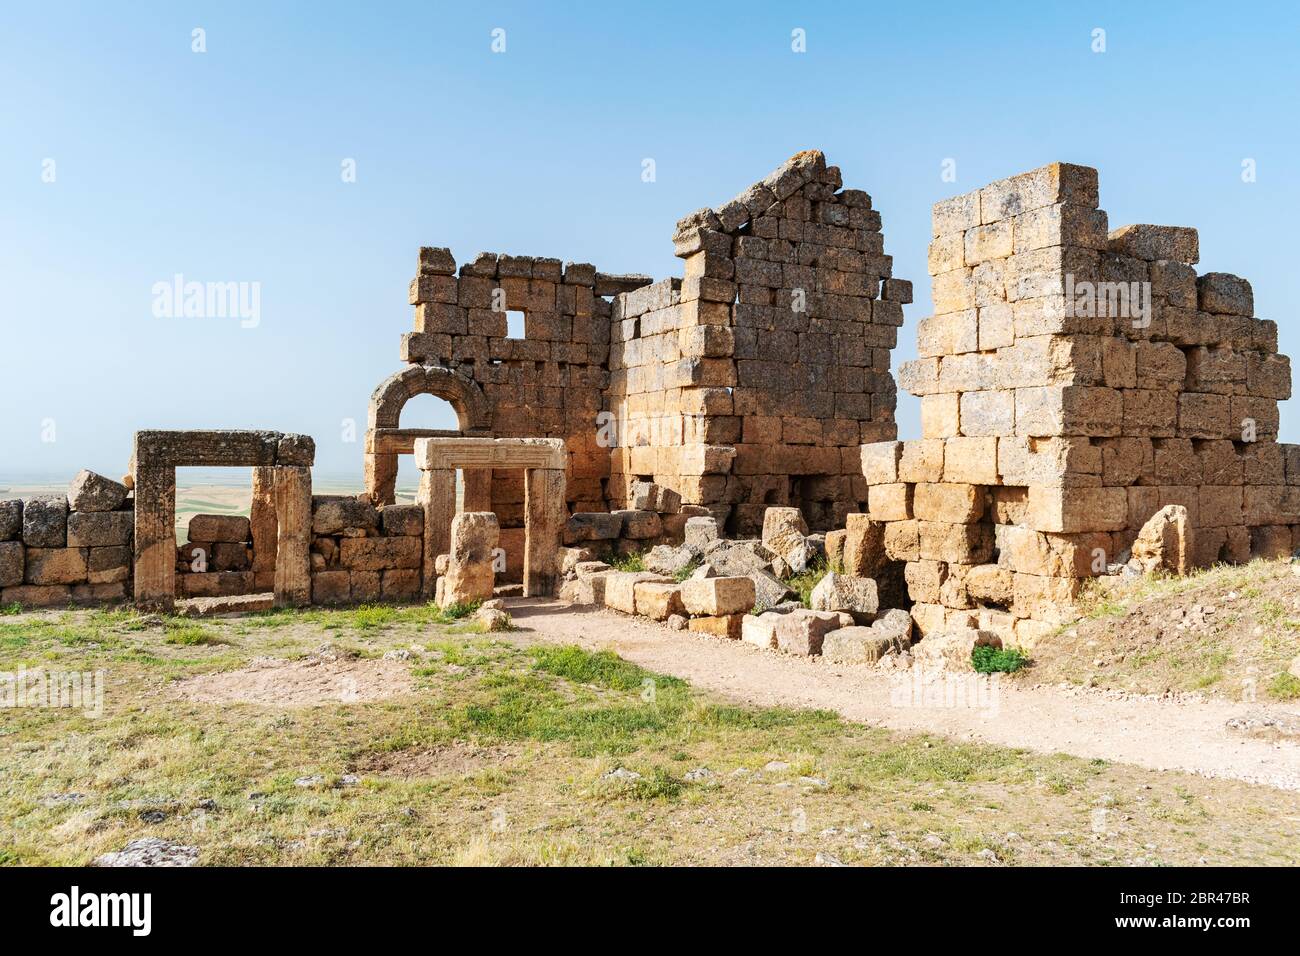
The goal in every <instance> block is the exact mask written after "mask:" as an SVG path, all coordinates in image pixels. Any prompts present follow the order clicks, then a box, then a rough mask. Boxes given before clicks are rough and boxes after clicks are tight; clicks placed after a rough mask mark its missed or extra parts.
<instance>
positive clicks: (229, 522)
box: [189, 515, 252, 543]
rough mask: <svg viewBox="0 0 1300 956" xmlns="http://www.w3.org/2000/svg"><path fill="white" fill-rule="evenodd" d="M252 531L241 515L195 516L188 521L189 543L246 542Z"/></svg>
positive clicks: (246, 519) (246, 520)
mask: <svg viewBox="0 0 1300 956" xmlns="http://www.w3.org/2000/svg"><path fill="white" fill-rule="evenodd" d="M251 537H252V529H251V527H250V525H249V521H248V518H246V517H244V516H243V515H195V516H194V517H192V518H191V519H190V524H189V540H191V541H210V542H213V543H215V542H217V541H240V542H242V541H248V540H250V539H251Z"/></svg>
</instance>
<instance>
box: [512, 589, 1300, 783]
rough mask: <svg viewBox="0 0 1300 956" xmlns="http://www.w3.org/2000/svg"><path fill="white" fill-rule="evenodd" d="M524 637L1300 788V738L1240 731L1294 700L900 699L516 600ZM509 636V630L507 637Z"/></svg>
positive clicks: (1002, 689)
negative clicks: (931, 702)
mask: <svg viewBox="0 0 1300 956" xmlns="http://www.w3.org/2000/svg"><path fill="white" fill-rule="evenodd" d="M507 604H508V607H509V610H510V613H511V615H512V616H513V618H514V621H515V624H516V625H517V626H518V627H519V628H520V629H521V630H520V631H517V632H514V637H515V638H516V639H518V640H521V641H523V642H525V643H527V642H534V641H545V642H549V643H556V644H579V645H581V646H582V647H585V648H588V649H595V650H612V651H614V652H616V653H617V654H619V655H620V656H622V657H624V658H626V659H627V660H630V661H633V662H635V663H637V664H639V665H641V666H642V667H645V668H647V669H649V670H653V671H658V672H660V673H665V674H672V675H675V676H678V677H682V678H685V679H687V680H689V681H690V682H691V683H692V684H694V685H695V686H697V687H700V688H707V689H709V690H712V691H715V692H718V693H721V694H723V695H726V696H728V697H731V698H732V699H735V700H738V701H743V702H746V703H752V704H759V705H765V706H794V707H809V708H822V709H826V710H833V711H836V712H838V713H840V714H841V715H843V716H844V717H845V718H848V719H850V720H859V721H864V722H866V723H869V724H875V725H879V726H884V727H890V728H894V729H898V730H909V731H923V732H928V733H935V734H940V735H943V736H946V737H951V738H956V739H963V740H975V741H982V742H987V743H991V744H998V745H1001V746H1006V747H1017V748H1023V749H1027V750H1034V751H1039V752H1044V753H1069V754H1074V755H1076V756H1081V757H1088V758H1102V759H1105V760H1114V761H1122V762H1125V763H1131V764H1136V765H1138V766H1141V767H1147V768H1151V769H1155V770H1183V771H1187V772H1190V773H1196V774H1201V775H1203V776H1208V777H1225V778H1231V779H1236V780H1243V781H1246V782H1249V783H1261V784H1267V785H1270V786H1274V787H1279V788H1282V789H1286V790H1297V791H1300V745H1297V744H1296V743H1294V742H1291V741H1268V740H1261V739H1253V738H1247V737H1242V736H1238V735H1237V734H1234V733H1231V732H1229V731H1228V730H1227V729H1226V728H1225V723H1226V721H1228V720H1229V719H1230V718H1233V717H1248V716H1257V715H1260V714H1265V713H1267V714H1273V715H1287V716H1292V717H1294V716H1295V715H1296V714H1297V713H1300V708H1297V707H1295V706H1279V705H1276V704H1272V705H1265V704H1246V703H1236V702H1227V701H1215V700H1199V701H1189V700H1180V699H1177V698H1164V699H1161V698H1155V699H1153V698H1149V697H1132V696H1124V695H1116V694H1107V693H1106V692H1102V691H1089V690H1082V689H1070V690H1064V689H1061V688H1058V687H1056V686H1046V685H1037V686H1022V685H1020V684H1019V683H1018V682H1014V681H1009V680H1003V681H1001V682H1000V684H999V688H998V691H999V693H998V696H997V706H996V707H988V708H954V707H916V706H898V705H896V704H893V703H891V691H893V690H894V689H895V687H896V686H897V683H898V681H899V680H900V678H899V677H898V676H896V675H894V674H893V673H891V672H888V671H882V670H879V669H877V668H875V667H870V666H864V665H858V666H852V665H833V664H827V663H824V662H822V661H821V660H818V659H815V658H799V657H791V656H788V655H784V654H780V653H778V652H776V651H765V650H762V649H760V648H757V647H753V646H751V645H749V644H744V643H742V642H740V641H728V640H725V639H721V638H711V637H706V636H704V635H700V634H694V633H688V632H683V631H674V630H672V629H670V628H668V627H664V626H662V625H659V624H655V623H654V622H651V621H647V620H646V619H644V618H637V617H629V616H625V615H621V614H618V613H616V612H613V611H607V610H603V609H602V610H596V609H582V608H569V607H567V606H565V605H561V604H558V603H553V602H544V601H539V600H536V599H527V598H516V599H512V600H510V601H508V602H507ZM505 636H509V635H505Z"/></svg>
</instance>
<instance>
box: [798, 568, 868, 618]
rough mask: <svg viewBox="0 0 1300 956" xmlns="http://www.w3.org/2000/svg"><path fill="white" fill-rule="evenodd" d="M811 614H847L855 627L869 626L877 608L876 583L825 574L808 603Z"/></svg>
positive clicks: (865, 579) (846, 576) (829, 572)
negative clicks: (857, 624) (839, 612)
mask: <svg viewBox="0 0 1300 956" xmlns="http://www.w3.org/2000/svg"><path fill="white" fill-rule="evenodd" d="M808 603H809V605H810V606H811V608H812V609H813V610H814V611H847V612H848V613H849V614H851V615H852V616H853V619H854V621H856V622H858V623H863V624H865V623H869V622H870V621H871V619H872V618H873V617H874V616H875V614H876V611H877V610H879V608H880V599H879V597H878V595H877V593H876V582H875V581H874V580H873V579H872V578H860V577H854V576H851V575H847V574H836V573H835V572H834V571H828V572H827V573H826V576H825V577H823V578H822V579H821V580H820V581H818V582H817V586H816V587H815V588H813V591H812V595H811V596H810V597H809V600H808Z"/></svg>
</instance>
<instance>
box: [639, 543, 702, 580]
mask: <svg viewBox="0 0 1300 956" xmlns="http://www.w3.org/2000/svg"><path fill="white" fill-rule="evenodd" d="M694 560H696V556H695V553H694V552H693V551H691V550H690V549H689V548H686V547H681V548H675V547H673V546H672V545H670V544H658V545H655V546H654V547H653V548H651V549H650V550H649V551H648V552H647V553H646V556H645V566H646V570H647V571H653V572H654V573H655V574H666V575H668V576H669V577H672V576H673V575H675V574H678V573H680V572H682V571H685V570H686V569H687V568H688V567H690V564H691V562H692V561H694Z"/></svg>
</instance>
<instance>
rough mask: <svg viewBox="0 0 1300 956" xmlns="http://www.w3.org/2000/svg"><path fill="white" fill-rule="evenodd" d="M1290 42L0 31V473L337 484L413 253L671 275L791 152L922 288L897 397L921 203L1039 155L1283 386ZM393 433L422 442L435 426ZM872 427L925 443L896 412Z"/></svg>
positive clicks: (1018, 24) (1052, 16)
mask: <svg viewBox="0 0 1300 956" xmlns="http://www.w3.org/2000/svg"><path fill="white" fill-rule="evenodd" d="M196 27H201V28H203V29H204V30H205V31H206V43H207V52H206V53H202V54H197V53H194V52H191V31H192V30H193V29H194V28H196ZM498 27H499V28H502V29H504V30H505V31H506V34H505V35H506V51H505V52H504V53H501V54H494V53H493V52H492V51H491V47H490V44H491V40H492V37H491V31H492V30H493V29H494V28H498ZM1097 27H1101V28H1103V29H1105V30H1106V46H1107V50H1106V52H1105V53H1094V52H1092V50H1091V45H1092V31H1093V29H1094V28H1097ZM1298 27H1300V13H1297V12H1296V9H1295V7H1294V6H1293V5H1292V4H1283V3H1277V4H1271V3H1252V4H1249V5H1246V6H1234V7H1228V6H1224V5H1218V6H1212V5H1209V4H1205V5H1200V4H1150V3H1142V4H1135V3H1115V4H1102V3H1077V4H1075V3H1071V4H1065V3H1061V4H1053V3H1043V2H1037V3H1021V4H1000V5H994V4H988V5H986V4H972V3H969V2H965V3H936V2H930V3H924V4H866V3H844V4H817V5H813V4H762V3H756V2H747V3H735V4H715V3H708V4H706V3H700V2H693V3H665V2H657V3H653V4H642V3H638V4H631V3H627V4H615V3H608V2H607V3H599V4H597V3H592V4H578V3H554V4H542V3H526V4H525V3H518V4H507V3H483V4H470V3H454V4H453V3H448V4H436V3H409V4H397V3H391V4H384V3H355V2H348V3H311V4H305V3H304V4H288V3H285V4H278V3H277V4H264V3H263V4H254V3H210V4H185V3H129V4H128V3H113V4H109V3H97V4H91V3H87V4H61V3H39V4H35V3H33V4H18V3H14V2H12V0H10V2H7V3H6V4H5V6H4V9H3V10H2V11H0V143H2V144H3V146H2V147H0V295H2V296H3V299H0V302H2V305H0V315H2V316H3V319H2V320H0V476H13V475H15V474H25V473H37V474H47V475H50V474H52V475H58V474H67V475H70V474H71V473H72V472H73V471H75V470H76V469H77V468H80V467H83V466H85V467H91V468H95V469H97V470H102V471H105V472H106V473H108V474H120V473H121V471H122V469H124V468H125V466H126V463H127V458H128V455H129V452H130V442H131V434H132V432H134V431H135V430H136V429H139V428H148V427H175V428H181V427H266V428H276V429H282V430H292V431H303V432H308V433H310V434H312V435H314V436H315V438H316V441H317V447H318V455H317V461H318V466H319V467H320V468H321V469H322V470H323V471H326V472H335V473H338V472H350V473H353V474H355V475H356V476H357V477H358V478H359V477H360V473H361V444H360V433H361V432H362V431H363V430H364V425H365V416H366V402H367V399H368V397H369V395H370V392H371V391H372V390H373V388H374V387H375V385H376V384H377V383H378V382H379V381H380V380H382V379H383V378H384V377H385V376H387V375H388V374H390V373H391V372H393V371H395V370H396V369H397V368H398V367H399V365H400V363H399V360H398V351H397V350H398V339H399V336H400V335H401V333H402V332H404V331H408V330H409V329H410V327H411V321H412V319H411V310H410V307H409V306H408V305H407V303H406V286H407V282H408V281H409V279H410V278H411V276H412V275H413V274H414V272H415V263H416V250H417V247H418V246H420V245H447V246H450V247H451V248H452V251H453V252H454V253H455V254H456V256H457V258H458V259H460V260H463V259H465V258H466V257H469V256H471V255H472V254H473V253H475V252H477V251H479V250H481V249H488V250H494V251H508V252H515V253H520V254H534V255H552V256H558V257H561V258H565V259H573V260H579V261H591V262H595V263H596V264H597V265H598V266H599V267H600V268H602V269H604V270H606V271H612V272H620V271H629V272H631V271H636V272H647V273H650V274H652V275H655V276H656V277H662V276H666V275H676V274H680V269H679V265H680V263H679V261H678V260H676V259H674V258H673V256H672V246H671V242H670V235H671V232H672V228H673V224H674V222H675V221H676V220H677V219H678V218H679V217H680V216H681V215H683V214H685V213H687V212H689V211H691V210H693V209H696V208H698V207H700V206H703V205H715V204H717V203H720V202H722V201H725V200H726V199H728V198H730V197H731V196H732V195H734V194H735V193H737V192H739V191H740V190H741V189H742V188H743V187H745V186H746V185H748V184H749V183H751V182H753V181H754V180H756V179H758V178H760V177H762V176H763V175H764V174H766V173H767V172H768V171H769V170H771V169H772V168H773V167H775V166H776V165H778V164H779V163H780V162H781V161H782V160H784V159H785V158H786V157H787V156H789V155H790V154H791V153H793V152H795V151H797V150H799V149H802V148H806V147H819V148H821V149H824V150H825V151H826V155H827V157H828V159H829V161H830V162H832V163H835V164H838V165H839V166H840V167H841V168H842V169H843V173H844V182H845V184H846V185H847V186H853V187H858V188H862V189H865V190H866V191H867V192H869V193H870V194H871V195H872V197H873V198H874V200H875V205H876V208H878V209H880V210H881V213H882V215H883V217H884V230H885V243H886V251H888V252H889V253H891V254H892V255H893V256H894V260H895V275H897V276H900V277H903V278H910V279H912V280H913V281H915V282H916V285H917V290H916V291H917V296H916V297H917V304H915V305H913V306H910V307H908V309H907V324H906V325H905V326H904V327H903V329H902V330H901V334H900V347H899V349H898V350H897V352H896V353H895V367H897V364H898V363H899V362H901V361H903V360H905V359H907V358H909V357H911V356H912V355H913V354H914V353H915V339H916V322H917V320H918V319H919V318H921V317H922V316H924V315H925V314H926V308H927V307H926V303H927V302H928V295H927V292H928V285H927V278H926V269H925V262H926V244H927V242H928V239H929V223H930V215H929V209H930V205H931V204H932V203H933V202H934V201H936V200H937V199H940V198H942V197H944V196H948V195H952V194H954V193H957V192H965V191H968V190H970V189H974V188H976V187H978V186H980V185H982V184H984V183H985V182H988V181H990V180H992V179H997V178H1000V177H1002V176H1006V175H1010V174H1012V173H1015V172H1019V171H1022V170H1027V169H1031V168H1033V167H1036V166H1039V165H1042V164H1044V163H1047V162H1051V161H1053V160H1066V161H1072V162H1076V163H1084V164H1088V165H1092V166H1096V167H1098V168H1099V169H1100V171H1101V204H1102V206H1103V207H1104V208H1105V209H1107V210H1108V212H1109V213H1110V223H1111V226H1112V227H1115V226H1118V225H1122V224H1124V223H1129V222H1156V223H1166V224H1176V225H1191V226H1196V227H1198V228H1199V229H1200V234H1201V265H1200V266H1199V268H1200V270H1201V271H1210V270H1217V271H1226V272H1237V273H1240V274H1242V275H1245V276H1246V277H1247V278H1249V279H1250V280H1251V282H1252V283H1253V285H1254V288H1255V302H1256V309H1257V313H1258V314H1259V315H1260V316H1262V317H1265V318H1272V319H1275V320H1277V321H1278V323H1279V324H1280V326H1281V330H1282V331H1281V345H1282V350H1283V351H1284V352H1287V353H1289V354H1292V355H1293V356H1296V357H1298V358H1300V331H1297V330H1296V323H1295V322H1294V321H1293V320H1292V317H1293V315H1294V314H1295V313H1296V311H1297V308H1298V307H1300V278H1298V277H1297V269H1296V247H1297V240H1296V226H1297V223H1298V222H1300V217H1297V212H1298V211H1300V180H1298V178H1297V172H1298V170H1297V164H1300V143H1298V142H1297V139H1298V138H1300V134H1298V133H1297V115H1298V113H1300V111H1298V110H1297V90H1300V76H1298V75H1297V74H1298V73H1300V57H1298V56H1297V50H1298V49H1300V29H1298ZM795 28H802V29H803V30H805V31H806V37H807V52H806V53H802V54H796V53H793V52H792V51H791V31H792V30H794V29H795ZM1247 157H1249V158H1253V159H1254V160H1255V161H1256V163H1257V169H1258V181H1257V182H1255V183H1252V184H1245V183H1243V182H1242V181H1241V176H1240V172H1241V162H1242V159H1243V158H1247ZM349 158H351V159H355V161H356V171H357V181H356V182H355V183H344V182H343V181H342V179H341V175H340V173H341V164H342V163H343V161H344V160H345V159H349ZM645 158H653V159H654V160H655V163H656V167H657V170H656V171H657V179H656V181H655V182H653V183H645V182H642V179H641V169H642V160H643V159H645ZM946 158H952V159H955V160H956V163H957V177H958V178H957V182H956V183H945V182H943V181H942V180H941V178H940V171H941V164H942V163H943V161H944V160H945V159H946ZM47 159H53V160H54V161H55V166H54V170H55V181H54V182H53V183H46V182H43V181H42V171H43V169H44V168H45V167H44V166H43V164H44V162H45V160H47ZM176 273H181V274H183V275H184V276H185V277H186V278H187V279H195V280H200V281H243V282H258V283H260V286H261V320H260V325H258V327H257V328H254V329H244V328H240V325H239V322H238V320H235V319H211V318H209V319H184V318H156V317H155V316H154V315H153V314H152V311H151V307H152V304H153V295H152V288H153V285H154V284H155V283H157V282H160V281H170V280H171V277H172V276H173V275H174V274H176ZM1294 404H1295V403H1294V402H1293V403H1287V404H1284V405H1283V412H1282V431H1283V437H1284V438H1285V439H1290V440H1297V439H1300V419H1297V416H1296V414H1295V412H1294V410H1292V409H1290V408H1288V405H1294ZM410 415H411V417H410V418H409V419H405V420H404V424H412V425H416V424H446V422H447V420H446V419H445V418H444V419H441V420H440V418H439V412H438V411H437V410H436V408H435V404H434V400H432V399H430V400H429V407H427V408H424V407H417V405H416V404H415V403H412V406H411V407H410ZM347 418H351V419H355V420H356V422H357V429H358V441H357V443H355V444H348V443H346V442H344V441H342V440H341V439H342V429H341V424H340V423H341V422H342V420H344V419H347ZM47 420H52V422H53V424H54V428H55V432H54V437H55V439H56V440H55V441H53V442H43V441H42V440H41V439H42V431H43V424H48V423H47ZM899 420H900V432H901V434H902V435H903V437H915V436H916V435H917V434H918V433H919V427H918V424H917V412H916V405H915V403H914V402H913V401H912V400H911V399H910V398H908V397H907V396H902V397H901V399H900V409H899ZM46 437H48V431H47V435H46Z"/></svg>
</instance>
